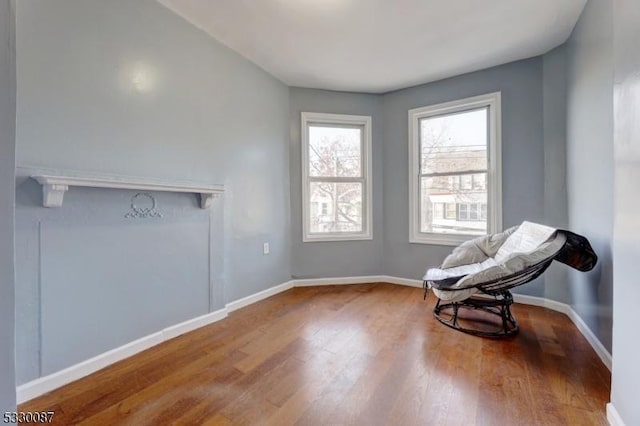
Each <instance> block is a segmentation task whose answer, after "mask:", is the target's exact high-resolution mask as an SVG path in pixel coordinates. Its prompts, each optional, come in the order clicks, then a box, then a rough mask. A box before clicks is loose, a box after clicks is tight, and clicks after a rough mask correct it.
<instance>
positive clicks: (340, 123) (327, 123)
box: [301, 112, 373, 242]
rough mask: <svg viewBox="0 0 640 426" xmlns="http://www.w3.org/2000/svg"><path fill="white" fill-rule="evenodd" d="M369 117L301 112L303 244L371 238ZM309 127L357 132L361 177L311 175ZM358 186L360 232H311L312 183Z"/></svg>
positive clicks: (370, 136)
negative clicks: (353, 184)
mask: <svg viewBox="0 0 640 426" xmlns="http://www.w3.org/2000/svg"><path fill="white" fill-rule="evenodd" d="M371 121H372V120H371V117H370V116H360V115H342V114H324V113H311V112H302V113H301V148H302V149H301V151H302V241H303V242H314V241H349V240H370V239H372V219H371V216H372V211H373V206H372V187H371V186H372V178H373V176H372V161H371V149H372V144H371V142H372V141H371V138H372V130H371ZM310 127H329V128H354V129H359V130H360V176H347V177H342V176H310V155H309V153H310V146H309V143H310V140H309V128H310ZM325 182H326V183H358V184H360V185H361V188H362V192H361V197H362V198H361V200H360V202H361V208H362V228H361V229H362V231H357V232H354V231H344V232H310V231H311V216H312V212H311V210H312V208H311V194H310V188H311V185H312V184H313V183H325Z"/></svg>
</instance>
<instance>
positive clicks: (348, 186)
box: [308, 125, 363, 233]
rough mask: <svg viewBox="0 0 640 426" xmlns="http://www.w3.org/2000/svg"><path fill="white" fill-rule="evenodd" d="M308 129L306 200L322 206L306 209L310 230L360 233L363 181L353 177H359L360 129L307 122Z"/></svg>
mask: <svg viewBox="0 0 640 426" xmlns="http://www.w3.org/2000/svg"><path fill="white" fill-rule="evenodd" d="M308 131H309V145H308V147H309V148H308V151H309V165H308V166H309V176H310V177H312V178H313V179H312V180H311V181H310V182H309V199H310V201H311V202H312V203H319V204H320V205H322V206H323V208H322V210H320V211H317V210H316V211H311V212H310V215H311V217H310V224H309V225H310V227H309V230H310V232H312V233H340V232H362V231H363V211H362V205H363V184H362V182H358V181H357V180H359V179H361V178H362V131H363V129H362V128H361V127H359V126H340V127H338V126H325V125H310V126H309V128H308ZM323 178H326V180H324V179H323ZM350 178H356V179H355V181H354V179H350ZM324 206H326V208H325V207H324Z"/></svg>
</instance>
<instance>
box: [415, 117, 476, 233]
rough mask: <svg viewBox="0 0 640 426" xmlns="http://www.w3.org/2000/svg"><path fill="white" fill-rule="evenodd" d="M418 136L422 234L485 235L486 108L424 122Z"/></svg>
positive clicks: (422, 121) (426, 119)
mask: <svg viewBox="0 0 640 426" xmlns="http://www.w3.org/2000/svg"><path fill="white" fill-rule="evenodd" d="M419 130H420V205H421V209H420V210H421V214H420V232H435V233H448V234H464V235H483V234H486V232H487V219H486V213H485V215H484V217H483V216H482V215H481V214H480V212H481V211H482V210H483V209H484V211H485V212H486V206H487V172H488V168H487V138H488V133H487V108H479V109H475V110H470V111H463V112H456V113H453V114H446V115H439V116H434V117H427V118H422V119H421V120H420V127H419ZM436 205H442V206H443V207H442V208H440V207H438V208H436V207H435V206H436ZM483 206H484V207H483ZM452 210H453V211H455V215H452Z"/></svg>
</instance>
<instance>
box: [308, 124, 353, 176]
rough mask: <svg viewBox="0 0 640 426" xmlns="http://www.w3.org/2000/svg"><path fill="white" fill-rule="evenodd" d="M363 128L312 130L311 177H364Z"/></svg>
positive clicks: (320, 128) (313, 126)
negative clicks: (362, 164)
mask: <svg viewBox="0 0 640 426" xmlns="http://www.w3.org/2000/svg"><path fill="white" fill-rule="evenodd" d="M361 150H362V128H360V127H327V126H320V125H312V126H309V176H319V177H360V176H362V167H361V163H362V161H361V157H362V151H361Z"/></svg>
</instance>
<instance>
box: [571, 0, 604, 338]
mask: <svg viewBox="0 0 640 426" xmlns="http://www.w3.org/2000/svg"><path fill="white" fill-rule="evenodd" d="M612 38H613V27H612V4H611V2H610V1H608V0H607V1H603V0H595V1H594V0H592V1H589V2H588V3H587V5H586V7H585V9H584V11H583V12H582V15H581V17H580V20H579V21H578V23H577V25H576V27H575V29H574V30H573V33H572V35H571V37H570V38H569V40H568V42H567V46H566V48H567V193H568V217H569V228H570V229H571V230H573V231H574V232H577V233H579V234H582V235H585V236H587V237H588V238H589V240H590V241H591V243H592V245H593V248H594V249H595V251H596V253H598V256H599V262H598V265H597V266H596V268H595V269H594V270H593V271H591V272H589V273H582V272H577V271H570V272H569V283H570V293H571V300H570V303H571V305H572V306H573V307H574V309H575V310H576V312H578V314H580V316H581V317H582V318H583V319H584V320H585V322H586V323H587V325H588V326H589V327H590V328H591V330H593V332H594V333H595V334H596V336H598V338H599V339H600V341H601V342H602V343H603V344H604V345H605V347H607V348H608V349H609V350H611V327H612V323H611V317H612V292H613V268H612V256H611V242H612V233H613V40H612Z"/></svg>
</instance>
